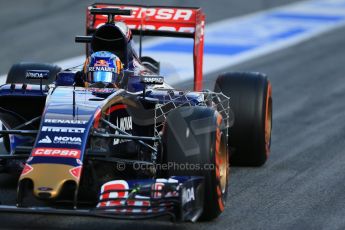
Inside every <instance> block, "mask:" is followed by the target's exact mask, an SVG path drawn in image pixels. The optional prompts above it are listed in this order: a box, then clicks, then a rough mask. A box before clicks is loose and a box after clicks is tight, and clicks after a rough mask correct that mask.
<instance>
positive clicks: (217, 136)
mask: <svg viewBox="0 0 345 230" xmlns="http://www.w3.org/2000/svg"><path fill="white" fill-rule="evenodd" d="M226 132H227V129H226V128H224V123H223V120H222V116H221V115H220V114H219V113H217V112H216V111H214V110H212V109H210V108H206V107H181V108H178V109H175V110H173V111H171V112H170V113H169V114H168V116H167V120H166V123H165V128H164V131H163V141H164V156H165V161H166V162H167V163H169V162H170V163H176V164H177V165H185V167H180V168H178V167H173V168H169V169H168V176H203V177H204V182H205V184H204V187H205V190H204V194H205V195H204V202H203V213H202V215H201V220H212V219H214V218H216V217H217V216H219V215H220V214H221V213H222V211H223V210H224V206H225V201H226V196H227V191H228V190H227V187H228V176H229V167H228V166H229V163H228V162H229V161H228V160H229V159H228V146H227V139H226V138H227V137H226ZM187 164H188V165H189V166H190V167H188V168H187Z"/></svg>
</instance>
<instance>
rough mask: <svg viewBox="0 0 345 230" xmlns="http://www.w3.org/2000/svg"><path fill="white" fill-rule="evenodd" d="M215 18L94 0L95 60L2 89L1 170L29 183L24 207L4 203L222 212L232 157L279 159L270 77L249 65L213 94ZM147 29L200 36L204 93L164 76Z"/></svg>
mask: <svg viewBox="0 0 345 230" xmlns="http://www.w3.org/2000/svg"><path fill="white" fill-rule="evenodd" d="M204 22H205V15H204V14H203V12H202V11H201V9H200V8H174V7H147V6H145V7H144V6H139V5H115V4H93V5H91V6H89V7H88V10H87V25H86V26H87V34H86V36H79V37H76V42H81V43H86V58H85V59H86V61H85V63H84V64H83V63H81V64H82V65H81V66H80V67H73V68H69V69H65V70H62V69H61V68H60V67H58V66H56V65H51V64H42V63H19V64H16V65H14V66H13V67H12V68H11V69H10V71H9V73H8V76H7V81H6V84H4V85H2V86H1V87H0V119H1V122H2V124H3V129H2V131H0V137H2V138H3V142H4V146H5V149H6V151H7V153H6V152H3V153H1V155H0V167H1V171H2V173H11V174H13V175H15V176H17V177H15V178H17V180H18V185H17V192H16V194H17V195H16V203H12V204H10V203H8V202H7V201H6V200H1V205H0V211H1V212H20V213H41V214H67V215H80V216H99V217H109V218H119V219H143V218H153V217H161V216H168V217H171V218H172V219H173V220H178V221H196V220H198V219H203V220H211V219H214V218H216V217H217V216H219V215H220V214H221V213H222V212H223V210H224V207H225V205H226V197H227V191H228V177H229V162H230V164H231V165H240V166H260V165H263V164H264V163H265V162H266V160H267V158H268V155H269V151H270V140H271V127H272V97H271V92H272V90H271V85H270V82H269V81H268V79H267V77H266V76H265V75H263V74H260V73H247V72H236V73H224V74H222V75H220V76H219V77H218V78H217V81H216V83H215V87H214V89H212V91H210V90H204V89H203V87H202V82H203V80H202V64H203V45H204V24H205V23H204ZM133 35H139V39H140V52H139V54H137V52H136V50H135V49H134V48H133V47H134V46H133ZM143 36H167V37H180V38H181V37H182V38H192V39H194V51H193V54H192V55H193V58H194V90H193V91H181V90H176V89H174V88H172V87H171V86H169V85H167V84H166V83H165V82H164V76H161V75H160V68H159V67H160V66H159V62H157V61H156V60H154V59H153V58H152V57H143V56H141V38H142V37H143ZM176 61H178V60H176Z"/></svg>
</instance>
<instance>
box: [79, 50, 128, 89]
mask: <svg viewBox="0 0 345 230" xmlns="http://www.w3.org/2000/svg"><path fill="white" fill-rule="evenodd" d="M86 62H87V63H86V65H85V74H86V81H87V82H88V83H97V82H102V83H116V82H117V81H119V79H121V78H122V76H123V64H122V63H121V61H120V59H119V58H118V57H117V56H116V55H115V54H113V53H111V52H108V51H98V52H95V53H93V54H91V56H90V57H89V59H88V60H87V61H86Z"/></svg>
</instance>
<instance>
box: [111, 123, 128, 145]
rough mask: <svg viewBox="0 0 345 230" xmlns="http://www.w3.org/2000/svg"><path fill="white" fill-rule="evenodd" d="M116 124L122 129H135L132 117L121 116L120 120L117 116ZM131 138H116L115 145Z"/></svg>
mask: <svg viewBox="0 0 345 230" xmlns="http://www.w3.org/2000/svg"><path fill="white" fill-rule="evenodd" d="M116 126H117V127H119V128H120V129H121V130H122V131H127V130H132V129H133V122H132V117H121V118H120V120H119V118H117V120H116ZM115 134H119V132H118V131H116V132H115ZM127 141H129V140H120V139H116V138H115V139H114V142H113V145H118V144H120V143H123V142H127Z"/></svg>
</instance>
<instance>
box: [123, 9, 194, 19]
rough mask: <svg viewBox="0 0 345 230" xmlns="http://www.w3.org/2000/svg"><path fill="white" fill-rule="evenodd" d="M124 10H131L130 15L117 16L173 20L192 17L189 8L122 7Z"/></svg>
mask: <svg viewBox="0 0 345 230" xmlns="http://www.w3.org/2000/svg"><path fill="white" fill-rule="evenodd" d="M122 8H123V9H126V10H132V15H131V16H117V17H119V18H135V19H141V18H142V17H151V18H150V19H156V20H174V21H186V22H188V21H190V20H191V19H192V16H193V13H194V11H193V10H190V9H169V8H142V7H122Z"/></svg>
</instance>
